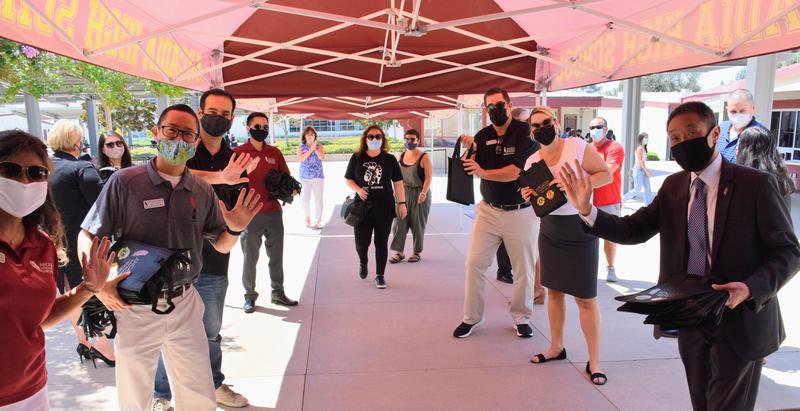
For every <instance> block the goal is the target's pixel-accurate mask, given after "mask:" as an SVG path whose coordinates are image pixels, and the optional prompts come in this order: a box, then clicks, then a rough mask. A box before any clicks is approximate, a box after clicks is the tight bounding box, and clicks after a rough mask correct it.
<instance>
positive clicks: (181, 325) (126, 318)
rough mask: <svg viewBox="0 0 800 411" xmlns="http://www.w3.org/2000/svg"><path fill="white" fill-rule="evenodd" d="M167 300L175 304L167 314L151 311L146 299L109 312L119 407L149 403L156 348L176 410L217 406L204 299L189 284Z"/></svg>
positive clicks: (137, 408) (138, 407)
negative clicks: (113, 332)
mask: <svg viewBox="0 0 800 411" xmlns="http://www.w3.org/2000/svg"><path fill="white" fill-rule="evenodd" d="M172 301H173V302H174V303H175V310H174V311H172V312H171V313H170V314H167V315H158V314H156V313H154V312H153V311H151V310H150V306H149V305H134V306H132V307H131V308H129V309H127V310H124V311H118V312H116V313H114V315H116V317H117V338H116V340H115V348H116V355H117V367H116V376H117V396H118V399H119V409H120V410H121V411H128V410H131V411H134V410H135V411H141V410H146V409H150V402H151V401H152V399H153V378H154V377H155V374H156V363H157V362H158V353H159V352H161V353H162V355H163V356H164V365H165V366H166V368H167V375H168V376H169V381H170V385H171V387H170V388H171V389H172V394H173V398H174V399H175V408H176V410H177V411H181V410H191V411H195V410H198V411H204V410H215V409H216V404H217V403H216V397H215V394H214V383H213V381H212V379H211V367H210V366H209V363H210V361H209V359H208V339H207V338H206V332H205V329H204V328H203V311H204V310H205V307H204V306H203V300H202V299H200V296H199V295H198V294H197V291H195V289H194V287H192V288H189V289H188V290H186V291H185V293H184V295H182V296H180V297H178V298H176V299H173V300H172Z"/></svg>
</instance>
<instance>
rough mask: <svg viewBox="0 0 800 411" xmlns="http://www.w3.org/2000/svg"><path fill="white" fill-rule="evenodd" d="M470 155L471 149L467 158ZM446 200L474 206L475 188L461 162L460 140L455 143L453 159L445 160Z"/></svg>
mask: <svg viewBox="0 0 800 411" xmlns="http://www.w3.org/2000/svg"><path fill="white" fill-rule="evenodd" d="M470 155H472V147H470V148H469V150H467V157H469V156H470ZM447 200H448V201H452V202H454V203H459V204H463V205H471V204H475V186H474V185H473V183H472V176H471V175H469V174H467V172H466V171H464V161H463V160H461V138H459V139H458V140H457V141H456V147H455V149H454V150H453V157H448V158H447Z"/></svg>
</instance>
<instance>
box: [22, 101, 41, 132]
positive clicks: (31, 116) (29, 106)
mask: <svg viewBox="0 0 800 411" xmlns="http://www.w3.org/2000/svg"><path fill="white" fill-rule="evenodd" d="M25 117H26V119H27V120H28V133H31V134H33V135H34V136H36V137H39V138H41V139H43V140H44V132H42V113H41V111H39V101H38V100H36V97H34V96H32V95H30V94H28V93H25Z"/></svg>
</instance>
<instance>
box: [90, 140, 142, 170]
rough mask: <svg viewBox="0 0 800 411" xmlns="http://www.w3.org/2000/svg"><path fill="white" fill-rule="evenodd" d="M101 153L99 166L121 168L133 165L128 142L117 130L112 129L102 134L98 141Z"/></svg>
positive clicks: (98, 158)
mask: <svg viewBox="0 0 800 411" xmlns="http://www.w3.org/2000/svg"><path fill="white" fill-rule="evenodd" d="M97 143H98V145H99V146H100V154H99V155H98V156H97V162H96V165H97V168H106V167H114V168H115V169H117V170H119V169H121V168H128V167H130V166H132V165H133V161H132V160H131V151H130V150H129V149H128V144H127V143H125V139H124V138H122V136H121V135H119V134H118V133H117V132H116V131H110V132H108V133H104V134H103V135H101V136H100V140H99V141H98V142H97Z"/></svg>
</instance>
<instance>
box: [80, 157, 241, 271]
mask: <svg viewBox="0 0 800 411" xmlns="http://www.w3.org/2000/svg"><path fill="white" fill-rule="evenodd" d="M225 227H226V224H225V220H223V218H222V213H221V212H220V210H219V206H218V205H217V196H216V195H215V194H214V190H213V189H212V188H211V186H210V185H209V184H207V183H206V182H204V181H202V180H200V179H199V178H197V177H195V176H194V175H192V174H191V173H189V171H188V170H187V171H185V172H184V173H183V176H181V180H180V182H179V183H178V185H177V186H175V188H174V189H173V188H172V184H170V183H169V181H167V180H164V179H163V178H162V177H161V176H160V175H159V174H158V172H157V171H156V168H155V160H152V161H150V162H149V163H147V164H144V165H141V166H136V167H130V168H126V169H123V170H120V171H117V172H116V173H114V174H113V175H112V176H111V178H110V179H109V180H108V181H107V182H106V184H105V186H104V187H103V191H102V192H100V197H98V198H97V201H96V202H95V203H94V205H93V206H92V209H91V210H89V214H87V215H86V219H85V220H83V224H82V225H81V228H83V229H84V230H86V231H88V232H90V233H92V234H94V235H96V236H108V237H111V236H112V235H113V236H114V237H115V238H118V239H123V238H124V239H129V240H136V241H140V242H143V243H146V244H150V245H154V246H158V247H164V248H170V249H188V250H190V253H191V258H192V266H191V270H189V274H187V275H185V276H181V277H180V278H175V279H174V280H175V285H182V284H190V283H193V282H194V281H195V280H197V276H198V275H199V274H200V269H201V268H202V267H203V241H204V239H208V240H209V241H211V242H212V243H214V242H215V241H216V239H217V237H218V236H219V234H220V233H221V232H222V231H224V230H225Z"/></svg>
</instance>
